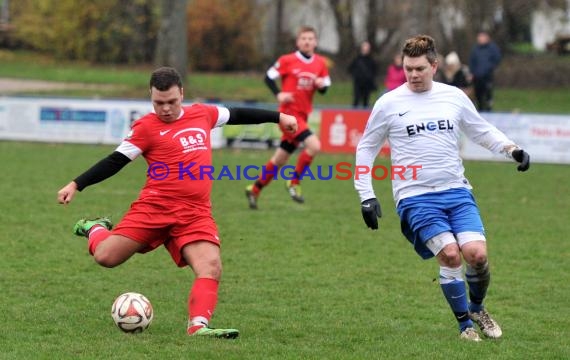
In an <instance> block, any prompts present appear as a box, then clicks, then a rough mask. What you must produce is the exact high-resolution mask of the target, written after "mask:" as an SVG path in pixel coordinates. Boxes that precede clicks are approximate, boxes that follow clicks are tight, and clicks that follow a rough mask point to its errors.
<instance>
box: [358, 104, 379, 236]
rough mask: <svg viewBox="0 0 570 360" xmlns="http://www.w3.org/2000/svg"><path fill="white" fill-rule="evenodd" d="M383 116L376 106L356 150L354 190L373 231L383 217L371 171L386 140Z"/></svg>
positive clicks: (366, 220)
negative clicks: (373, 185)
mask: <svg viewBox="0 0 570 360" xmlns="http://www.w3.org/2000/svg"><path fill="white" fill-rule="evenodd" d="M383 116H384V115H383V112H382V111H381V110H380V106H375V107H374V109H373V110H372V113H371V114H370V117H369V118H368V124H367V125H366V129H365V130H364V134H362V138H361V139H360V141H359V142H358V146H357V148H356V162H355V176H354V188H355V189H356V191H357V192H358V196H359V197H360V211H361V213H362V218H363V219H364V223H365V224H366V226H368V227H369V228H370V229H372V230H376V229H378V218H379V217H381V216H382V209H381V207H380V202H379V201H378V200H377V199H376V195H375V194H374V188H373V187H372V176H371V170H370V169H372V166H373V165H374V159H376V156H377V155H378V153H379V151H380V148H381V147H382V145H383V144H384V141H385V140H386V128H387V125H386V121H385V120H384V119H383Z"/></svg>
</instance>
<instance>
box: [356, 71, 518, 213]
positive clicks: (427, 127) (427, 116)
mask: <svg viewBox="0 0 570 360" xmlns="http://www.w3.org/2000/svg"><path fill="white" fill-rule="evenodd" d="M460 130H461V131H462V132H463V133H464V134H465V135H466V136H467V137H468V138H469V139H471V140H473V141H474V142H475V143H477V144H479V145H481V146H483V147H485V148H487V149H489V150H491V151H492V152H493V153H504V154H505V155H506V156H507V157H510V151H508V150H511V151H512V147H513V146H515V144H514V142H512V141H511V140H509V139H508V138H507V137H506V136H505V134H503V133H502V132H501V131H499V130H498V129H497V128H496V127H494V126H493V125H491V124H490V123H488V122H487V121H486V120H485V119H483V118H482V117H481V116H480V115H479V113H478V112H477V110H476V109H475V106H474V105H473V103H472V102H471V100H470V99H469V98H468V97H467V96H466V95H465V93H464V92H463V91H462V90H460V89H458V88H456V87H454V86H449V85H445V84H442V83H438V82H433V86H432V88H431V90H429V91H426V92H422V93H415V92H413V91H411V90H410V89H408V87H407V84H404V85H402V86H400V87H398V88H396V89H394V90H392V91H390V92H388V93H386V94H385V95H383V96H382V97H380V99H378V100H377V101H376V104H374V108H373V109H372V113H371V114H370V117H369V119H368V123H367V125H366V130H364V134H363V136H362V138H361V139H360V142H359V143H358V147H357V150H356V166H368V168H370V169H371V168H372V167H373V164H374V159H375V158H376V156H377V155H378V152H379V151H380V148H381V146H382V144H384V142H385V141H386V140H388V142H389V144H390V149H391V160H392V170H393V171H392V172H391V174H392V191H393V195H394V201H395V202H396V204H398V202H399V201H400V200H402V199H404V198H407V197H410V196H416V195H420V194H424V193H429V192H435V191H441V190H446V189H451V188H461V187H463V188H468V189H471V185H469V182H468V181H467V179H466V178H465V176H464V171H465V169H464V167H463V163H462V160H461V158H460V156H459V138H460ZM402 167H403V168H405V169H406V171H405V173H404V176H403V179H402V177H401V176H399V175H397V174H394V170H396V172H397V171H399V169H402ZM361 169H362V168H361ZM414 171H415V176H414ZM382 175H383V173H382V172H381V171H379V172H378V175H377V176H382ZM389 178H390V177H387V178H386V179H389ZM354 185H355V188H356V190H357V191H358V193H359V196H360V200H361V201H364V200H367V199H370V198H375V197H376V195H375V194H374V189H373V188H372V174H371V173H370V172H369V173H367V174H365V175H360V176H359V178H358V179H356V177H355V180H354Z"/></svg>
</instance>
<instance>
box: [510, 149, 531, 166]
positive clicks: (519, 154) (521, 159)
mask: <svg viewBox="0 0 570 360" xmlns="http://www.w3.org/2000/svg"><path fill="white" fill-rule="evenodd" d="M511 155H512V156H513V159H515V161H516V162H518V163H519V166H518V167H517V169H518V170H519V171H527V170H528V168H529V167H530V155H529V154H528V153H527V152H526V151H524V150H523V149H516V150H513V152H512V153H511Z"/></svg>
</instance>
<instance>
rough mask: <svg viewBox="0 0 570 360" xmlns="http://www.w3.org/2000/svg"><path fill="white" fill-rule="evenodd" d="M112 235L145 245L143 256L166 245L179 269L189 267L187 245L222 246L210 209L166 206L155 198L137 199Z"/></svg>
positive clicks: (179, 205)
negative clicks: (185, 255) (183, 254)
mask: <svg viewBox="0 0 570 360" xmlns="http://www.w3.org/2000/svg"><path fill="white" fill-rule="evenodd" d="M112 233H113V234H117V235H122V236H125V237H128V238H129V239H132V240H135V241H137V242H140V243H143V244H146V248H145V249H143V250H142V251H140V252H141V253H145V252H148V251H151V250H154V249H156V248H157V247H159V246H160V245H163V244H164V246H165V247H166V248H167V249H168V252H170V256H171V257H172V260H174V262H175V263H176V265H178V266H179V267H183V266H186V265H188V264H187V263H186V261H185V260H184V258H183V257H182V248H183V247H184V246H185V245H187V244H189V243H191V242H193V241H199V240H206V241H209V242H212V243H214V244H216V245H218V246H220V238H219V237H218V228H217V226H216V222H215V221H214V218H213V217H212V214H211V210H210V208H209V207H202V208H196V207H193V206H192V205H189V204H188V203H184V202H181V201H179V202H176V201H169V202H168V203H166V202H158V201H157V199H156V198H146V199H138V200H136V201H135V202H133V203H132V204H131V208H130V209H129V211H128V212H127V213H126V214H125V216H124V217H123V219H122V220H121V222H119V224H117V226H116V227H115V228H114V229H113V231H112Z"/></svg>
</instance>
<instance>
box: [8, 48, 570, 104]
mask: <svg viewBox="0 0 570 360" xmlns="http://www.w3.org/2000/svg"><path fill="white" fill-rule="evenodd" d="M0 62H1V63H2V66H0V77H10V78H20V79H35V80H47V81H63V82H74V83H85V84H99V85H107V84H110V85H115V87H111V88H108V87H104V88H101V87H99V88H94V89H86V88H83V89H82V88H73V89H68V90H57V91H25V92H20V93H19V94H21V95H37V96H71V97H86V98H90V97H97V98H139V99H146V98H147V96H148V91H147V87H148V76H149V73H150V72H151V71H152V69H153V68H152V67H151V66H137V67H131V66H93V65H89V64H84V63H77V62H62V61H55V60H53V59H50V58H47V57H43V56H41V55H38V54H35V53H26V52H10V51H6V50H0ZM263 76H264V74H263V72H257V73H237V74H236V73H190V74H189V76H188V81H187V84H186V85H185V97H186V99H188V100H190V99H194V100H199V101H203V100H209V99H221V100H222V101H249V100H254V101H258V102H262V103H275V98H274V97H273V96H272V94H271V92H270V91H269V90H268V89H267V87H266V86H265V84H264V83H263ZM569 91H570V89H565V88H561V89H548V90H545V89H542V90H541V89H535V90H532V91H529V90H527V89H509V88H497V89H496V94H495V106H494V108H495V110H496V111H502V112H511V111H518V112H523V113H546V114H569V113H570V101H568V93H569ZM0 93H2V91H1V90H0ZM378 95H380V93H377V94H374V96H378ZM374 96H373V97H374ZM314 99H315V106H316V107H349V106H350V104H351V103H352V85H351V83H350V81H345V80H338V79H335V78H334V77H333V86H331V88H330V89H329V91H328V92H327V93H326V94H325V95H321V94H315V97H314Z"/></svg>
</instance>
